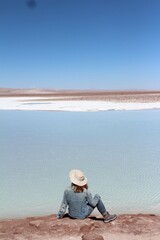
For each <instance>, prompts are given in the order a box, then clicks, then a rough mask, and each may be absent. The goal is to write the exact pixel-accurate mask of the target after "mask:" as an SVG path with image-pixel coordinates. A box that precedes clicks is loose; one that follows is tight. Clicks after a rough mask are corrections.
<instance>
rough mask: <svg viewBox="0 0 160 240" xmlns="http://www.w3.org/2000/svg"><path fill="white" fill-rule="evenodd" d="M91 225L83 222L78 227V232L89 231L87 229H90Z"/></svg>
mask: <svg viewBox="0 0 160 240" xmlns="http://www.w3.org/2000/svg"><path fill="white" fill-rule="evenodd" d="M91 227H92V225H91V224H89V223H85V224H83V225H82V226H81V227H80V230H79V232H81V233H83V234H85V233H89V231H90V230H91Z"/></svg>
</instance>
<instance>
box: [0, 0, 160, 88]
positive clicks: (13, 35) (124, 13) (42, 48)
mask: <svg viewBox="0 0 160 240" xmlns="http://www.w3.org/2000/svg"><path fill="white" fill-rule="evenodd" d="M0 87H15V88H26V87H27V88H28V87H29V88H32V87H33V88H54V89H100V90H102V89H110V90H111V89H116V90H118V89H126V90H127V89H156V90H157V89H158V90H160V0H0Z"/></svg>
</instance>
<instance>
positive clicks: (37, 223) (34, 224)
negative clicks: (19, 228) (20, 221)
mask: <svg viewBox="0 0 160 240" xmlns="http://www.w3.org/2000/svg"><path fill="white" fill-rule="evenodd" d="M41 223H42V221H41V220H35V221H31V222H29V225H30V226H32V227H36V228H39V226H40V225H41Z"/></svg>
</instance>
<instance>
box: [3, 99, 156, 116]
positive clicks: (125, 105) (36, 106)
mask: <svg viewBox="0 0 160 240" xmlns="http://www.w3.org/2000/svg"><path fill="white" fill-rule="evenodd" d="M143 109H144V110H145V109H160V102H146V103H144V102H143V103H142V102H107V101H89V100H87V101H86V100H85V101H80V100H68V101H67V100H58V98H57V99H54V100H53V99H50V98H48V97H47V98H45V97H43V98H42V97H41V99H40V98H39V97H8V98H7V97H1V98H0V110H34V111H71V112H96V111H109V110H143Z"/></svg>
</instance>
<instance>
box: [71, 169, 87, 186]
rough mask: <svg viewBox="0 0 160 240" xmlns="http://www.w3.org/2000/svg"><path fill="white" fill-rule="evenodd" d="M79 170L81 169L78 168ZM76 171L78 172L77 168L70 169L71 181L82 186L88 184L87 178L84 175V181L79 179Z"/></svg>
mask: <svg viewBox="0 0 160 240" xmlns="http://www.w3.org/2000/svg"><path fill="white" fill-rule="evenodd" d="M78 171H80V170H78ZM76 172H77V169H73V170H71V171H70V173H69V178H70V180H71V182H72V183H74V184H75V185H77V186H80V187H82V186H84V185H86V184H87V182H88V180H87V178H86V177H85V176H84V180H83V181H79V180H78V179H77V178H76Z"/></svg>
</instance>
